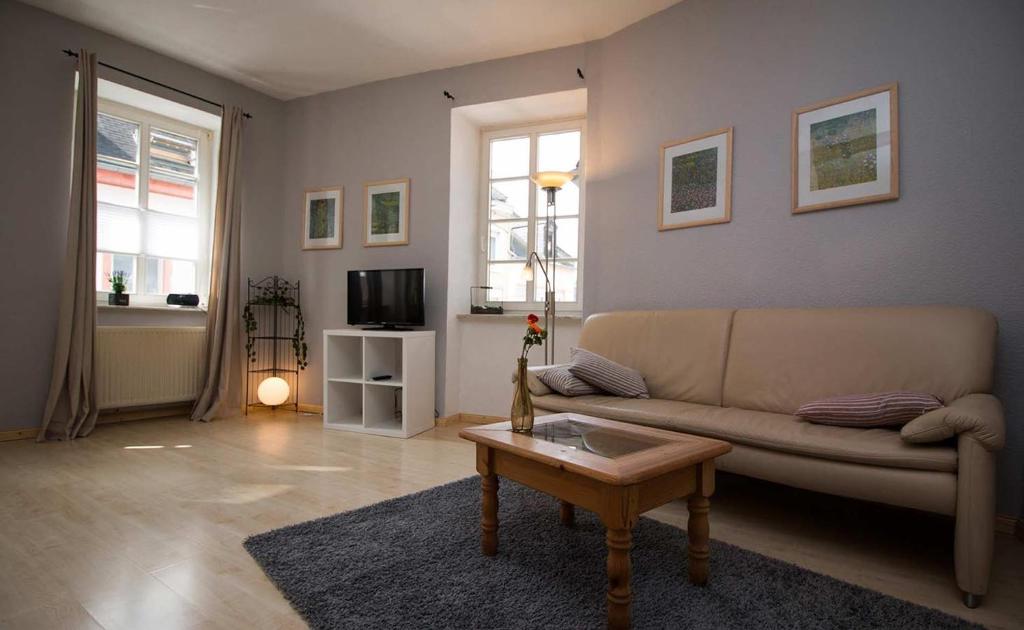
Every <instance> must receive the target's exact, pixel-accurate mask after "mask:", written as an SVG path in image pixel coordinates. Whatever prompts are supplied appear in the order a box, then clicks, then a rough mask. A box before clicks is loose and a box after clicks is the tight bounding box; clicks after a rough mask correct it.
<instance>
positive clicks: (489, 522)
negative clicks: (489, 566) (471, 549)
mask: <svg viewBox="0 0 1024 630" xmlns="http://www.w3.org/2000/svg"><path fill="white" fill-rule="evenodd" d="M480 487H481V489H482V490H483V496H482V498H481V501H480V507H481V510H480V550H481V551H482V552H483V554H484V555H485V556H493V555H494V554H496V553H498V476H497V475H495V474H488V475H481V476H480Z"/></svg>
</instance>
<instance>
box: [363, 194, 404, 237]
mask: <svg viewBox="0 0 1024 630" xmlns="http://www.w3.org/2000/svg"><path fill="white" fill-rule="evenodd" d="M409 189H410V181H409V178H408V177H405V178H401V179H385V180H381V181H376V182H366V183H365V184H363V246H364V247H387V246H391V245H408V244H409V192H410V191H409Z"/></svg>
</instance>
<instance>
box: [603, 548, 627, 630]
mask: <svg viewBox="0 0 1024 630" xmlns="http://www.w3.org/2000/svg"><path fill="white" fill-rule="evenodd" d="M605 540H606V542H607V543H608V627H609V628H614V629H619V628H629V604H630V602H631V601H632V599H633V595H632V592H631V590H630V587H629V582H630V577H631V574H632V572H633V568H632V566H631V563H630V560H629V550H630V548H631V547H632V546H633V532H631V531H630V530H628V529H612V528H608V533H607V534H606V536H605Z"/></svg>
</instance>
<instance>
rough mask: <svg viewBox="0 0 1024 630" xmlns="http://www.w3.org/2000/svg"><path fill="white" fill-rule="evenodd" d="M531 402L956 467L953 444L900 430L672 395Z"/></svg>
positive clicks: (803, 447)
mask: <svg viewBox="0 0 1024 630" xmlns="http://www.w3.org/2000/svg"><path fill="white" fill-rule="evenodd" d="M533 404H534V407H535V408H537V409H538V411H540V410H547V411H551V412H575V413H581V414H586V415H591V416H598V417H602V418H608V419H610V420H622V421H625V422H635V423H637V424H645V425H649V426H655V427H660V428H665V429H672V430H674V431H681V432H685V433H692V434H694V435H702V436H705V437H711V438H717V439H720V440H726V441H727V442H733V443H737V444H745V445H747V446H755V447H759V448H766V449H772V450H776V451H782V452H785V453H793V454H797V455H805V456H810V457H819V458H822V459H830V460H835V461H845V462H852V463H857V464H868V465H873V466H889V467H893V468H910V469H914V470H934V471H940V472H955V471H956V467H957V453H956V449H955V448H954V447H953V446H951V445H933V444H929V445H927V446H925V445H919V444H907V443H905V442H904V441H903V440H902V439H901V438H900V434H899V432H898V431H893V430H891V429H855V428H849V427H834V426H827V425H820V424H811V423H808V422H804V421H802V420H799V419H797V418H796V417H795V416H790V415H785V414H778V413H768V412H764V411H749V410H746V409H736V408H731V407H725V408H723V407H715V406H711V405H700V404H696V403H687V402H679V401H675V400H662V399H658V398H651V399H646V400H644V399H627V398H618V397H616V396H600V395H599V396H579V397H577V398H567V397H565V396H559V395H558V394H549V395H547V396H534V398H533Z"/></svg>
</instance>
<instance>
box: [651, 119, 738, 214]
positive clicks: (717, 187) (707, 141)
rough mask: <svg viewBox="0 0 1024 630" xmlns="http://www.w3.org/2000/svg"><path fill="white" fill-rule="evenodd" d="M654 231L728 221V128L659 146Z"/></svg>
mask: <svg viewBox="0 0 1024 630" xmlns="http://www.w3.org/2000/svg"><path fill="white" fill-rule="evenodd" d="M660 156H661V166H660V169H659V177H658V186H659V192H658V230H662V231H663V230H676V229H680V228H689V227H698V226H701V225H714V224H716V223H728V222H729V221H731V220H732V127H725V128H723V129H718V130H715V131H712V132H710V133H705V134H702V135H699V136H694V137H692V138H686V139H685V140H676V141H673V142H666V143H665V144H663V145H661V154H660Z"/></svg>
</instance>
